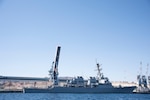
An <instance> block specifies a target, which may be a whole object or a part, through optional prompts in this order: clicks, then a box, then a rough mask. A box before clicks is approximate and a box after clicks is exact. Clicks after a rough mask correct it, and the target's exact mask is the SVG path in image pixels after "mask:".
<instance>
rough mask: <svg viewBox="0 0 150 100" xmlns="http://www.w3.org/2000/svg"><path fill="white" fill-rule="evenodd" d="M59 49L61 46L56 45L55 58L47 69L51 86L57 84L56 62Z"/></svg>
mask: <svg viewBox="0 0 150 100" xmlns="http://www.w3.org/2000/svg"><path fill="white" fill-rule="evenodd" d="M60 49H61V47H60V46H58V47H57V52H56V56H55V60H54V61H53V62H52V67H51V69H50V71H49V75H50V80H51V81H52V83H53V86H57V85H58V62H59V55H60Z"/></svg>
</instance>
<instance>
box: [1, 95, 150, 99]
mask: <svg viewBox="0 0 150 100" xmlns="http://www.w3.org/2000/svg"><path fill="white" fill-rule="evenodd" d="M0 100H150V94H65V93H64V94H63V93H60V94H59V93H26V94H24V93H0Z"/></svg>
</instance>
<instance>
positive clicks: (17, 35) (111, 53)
mask: <svg viewBox="0 0 150 100" xmlns="http://www.w3.org/2000/svg"><path fill="white" fill-rule="evenodd" d="M58 45H60V46H61V47H62V48H61V53H60V62H59V76H78V75H82V76H84V77H85V78H87V77H89V76H95V75H96V71H95V69H96V59H97V61H98V62H99V63H100V64H102V68H103V73H104V75H105V76H107V77H109V79H110V80H111V81H135V80H136V75H137V74H138V73H139V68H140V62H141V61H142V66H143V70H142V71H143V72H142V73H143V74H145V73H146V67H147V66H146V65H147V63H150V1H149V0H42V1H41V0H0V75H4V76H31V77H45V76H48V70H49V69H50V67H51V63H52V61H53V60H54V57H55V53H56V47H57V46H58ZM149 69H150V68H149ZM149 73H150V71H149Z"/></svg>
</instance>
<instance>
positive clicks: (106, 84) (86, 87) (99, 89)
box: [23, 46, 136, 93]
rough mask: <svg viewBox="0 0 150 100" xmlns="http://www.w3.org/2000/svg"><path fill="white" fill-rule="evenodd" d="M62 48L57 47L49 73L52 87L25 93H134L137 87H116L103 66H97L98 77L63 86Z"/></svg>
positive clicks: (34, 89) (73, 81)
mask: <svg viewBox="0 0 150 100" xmlns="http://www.w3.org/2000/svg"><path fill="white" fill-rule="evenodd" d="M60 49H61V47H60V46H58V47H57V52H56V58H55V61H54V62H53V64H52V68H51V70H50V71H49V74H50V76H51V77H50V81H51V82H52V85H51V86H48V87H47V88H36V87H34V88H24V89H23V92H24V93H133V90H134V89H135V88H136V87H135V86H126V87H122V86H118V87H114V86H113V85H112V83H111V82H110V81H109V79H108V78H107V77H104V75H103V73H102V72H101V70H102V69H101V65H100V64H99V63H97V64H96V66H97V71H98V73H97V77H90V78H89V79H88V80H84V78H83V77H82V76H78V77H76V78H72V79H68V80H66V82H65V84H64V85H63V86H61V85H60V84H59V83H60V81H59V78H58V62H59V55H60Z"/></svg>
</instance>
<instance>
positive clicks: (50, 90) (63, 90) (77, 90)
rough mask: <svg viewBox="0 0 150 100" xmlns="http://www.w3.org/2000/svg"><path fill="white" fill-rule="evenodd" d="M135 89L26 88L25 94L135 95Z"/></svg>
mask: <svg viewBox="0 0 150 100" xmlns="http://www.w3.org/2000/svg"><path fill="white" fill-rule="evenodd" d="M134 89H135V87H107V88H100V87H93V88H90V87H54V88H48V89H41V88H24V90H23V92H24V93H133V90H134Z"/></svg>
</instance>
